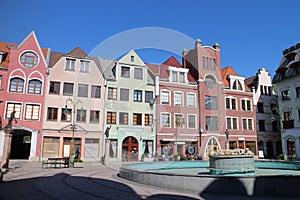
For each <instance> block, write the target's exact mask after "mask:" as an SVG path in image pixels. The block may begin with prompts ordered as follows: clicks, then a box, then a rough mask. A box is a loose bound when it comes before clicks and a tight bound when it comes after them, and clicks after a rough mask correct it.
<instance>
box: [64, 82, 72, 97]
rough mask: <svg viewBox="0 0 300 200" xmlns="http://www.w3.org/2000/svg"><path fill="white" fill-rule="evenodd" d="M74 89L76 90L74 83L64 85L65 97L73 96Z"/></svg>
mask: <svg viewBox="0 0 300 200" xmlns="http://www.w3.org/2000/svg"><path fill="white" fill-rule="evenodd" d="M73 88H74V83H64V90H63V95H65V96H72V95H73Z"/></svg>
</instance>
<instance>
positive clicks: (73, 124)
mask: <svg viewBox="0 0 300 200" xmlns="http://www.w3.org/2000/svg"><path fill="white" fill-rule="evenodd" d="M68 102H70V103H71V104H72V105H73V114H72V124H71V129H72V152H71V161H70V167H71V168H74V150H75V141H74V132H75V129H76V125H75V115H76V106H77V105H78V104H79V103H80V104H81V109H80V111H79V115H80V116H83V115H84V111H83V102H82V101H81V100H77V101H75V102H74V101H73V100H72V99H71V98H68V99H67V100H66V105H65V110H64V113H65V114H66V115H67V114H68V112H69V111H68Z"/></svg>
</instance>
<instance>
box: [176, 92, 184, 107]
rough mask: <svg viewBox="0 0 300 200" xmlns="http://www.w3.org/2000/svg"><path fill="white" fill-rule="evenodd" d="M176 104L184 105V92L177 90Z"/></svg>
mask: <svg viewBox="0 0 300 200" xmlns="http://www.w3.org/2000/svg"><path fill="white" fill-rule="evenodd" d="M174 105H175V106H182V105H183V94H182V93H179V92H175V94H174Z"/></svg>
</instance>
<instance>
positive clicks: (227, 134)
mask: <svg viewBox="0 0 300 200" xmlns="http://www.w3.org/2000/svg"><path fill="white" fill-rule="evenodd" d="M225 134H226V150H228V149H229V141H228V136H229V131H228V128H226V131H225Z"/></svg>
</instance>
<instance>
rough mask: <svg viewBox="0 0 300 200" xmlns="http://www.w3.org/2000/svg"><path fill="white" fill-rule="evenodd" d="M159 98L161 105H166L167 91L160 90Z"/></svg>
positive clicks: (167, 102)
mask: <svg viewBox="0 0 300 200" xmlns="http://www.w3.org/2000/svg"><path fill="white" fill-rule="evenodd" d="M160 98H161V99H160V100H161V104H163V105H168V104H170V101H169V92H166V91H162V92H161V95H160Z"/></svg>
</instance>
